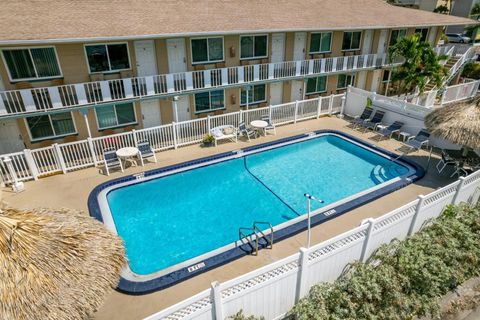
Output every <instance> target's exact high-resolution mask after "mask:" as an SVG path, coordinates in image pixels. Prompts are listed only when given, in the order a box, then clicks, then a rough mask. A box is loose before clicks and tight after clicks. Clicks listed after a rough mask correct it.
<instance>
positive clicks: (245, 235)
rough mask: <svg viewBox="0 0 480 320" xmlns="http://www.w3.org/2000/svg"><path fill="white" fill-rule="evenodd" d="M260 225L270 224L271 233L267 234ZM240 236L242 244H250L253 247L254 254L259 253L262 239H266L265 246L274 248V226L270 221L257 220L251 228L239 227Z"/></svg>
mask: <svg viewBox="0 0 480 320" xmlns="http://www.w3.org/2000/svg"><path fill="white" fill-rule="evenodd" d="M259 225H264V226H268V228H269V229H270V233H269V234H268V235H267V234H265V233H264V232H263V230H262V229H261V228H259V227H258V226H259ZM238 238H239V240H240V242H241V244H242V245H243V244H248V245H249V246H250V247H251V248H252V254H254V255H256V256H257V255H258V247H259V244H260V240H261V239H264V240H265V248H268V249H272V248H273V227H272V224H271V223H270V222H263V221H255V222H254V223H253V226H252V227H251V228H245V227H242V228H239V229H238Z"/></svg>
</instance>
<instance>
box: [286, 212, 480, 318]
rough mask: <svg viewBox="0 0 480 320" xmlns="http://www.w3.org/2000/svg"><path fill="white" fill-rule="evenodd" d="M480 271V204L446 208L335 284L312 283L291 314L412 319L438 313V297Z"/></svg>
mask: <svg viewBox="0 0 480 320" xmlns="http://www.w3.org/2000/svg"><path fill="white" fill-rule="evenodd" d="M479 273H480V207H477V208H469V207H466V206H459V207H453V206H452V207H448V208H447V209H446V210H445V212H444V213H443V214H442V216H441V217H439V218H438V219H436V220H433V221H432V222H431V223H430V225H429V226H427V227H426V228H424V229H423V230H422V231H421V232H419V233H417V234H415V235H414V236H411V237H408V238H406V239H405V240H403V241H399V240H394V241H392V242H391V243H390V244H387V245H383V246H382V247H380V248H379V249H378V250H377V252H376V253H375V254H374V255H373V256H372V257H371V258H370V259H369V261H368V263H366V264H365V263H360V262H355V263H353V264H351V265H350V266H349V269H348V270H347V271H346V272H345V273H344V275H343V276H342V277H340V278H339V279H338V280H336V281H335V282H334V283H322V284H319V285H316V286H314V287H312V289H311V290H310V293H309V294H308V296H307V297H306V298H304V299H302V300H300V301H299V303H298V304H297V305H295V307H294V308H293V309H292V310H291V312H290V314H289V317H290V318H293V319H299V320H307V319H330V320H337V319H352V320H353V319H358V320H360V319H399V320H400V319H414V318H415V317H422V316H427V315H428V316H433V317H438V316H439V310H440V309H439V305H438V301H439V298H440V297H441V296H443V295H444V294H446V293H447V292H449V291H451V290H452V289H455V288H456V287H457V286H458V285H460V284H461V283H463V282H464V281H465V280H467V279H469V278H472V277H475V276H478V275H479Z"/></svg>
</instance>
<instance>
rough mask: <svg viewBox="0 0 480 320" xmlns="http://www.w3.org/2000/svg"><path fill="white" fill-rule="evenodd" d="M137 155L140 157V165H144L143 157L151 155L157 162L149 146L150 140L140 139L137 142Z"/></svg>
mask: <svg viewBox="0 0 480 320" xmlns="http://www.w3.org/2000/svg"><path fill="white" fill-rule="evenodd" d="M138 152H139V153H138V156H139V158H140V162H141V163H142V166H144V165H145V163H144V161H143V160H144V159H147V158H150V157H153V159H154V160H155V163H156V162H157V157H156V156H155V152H154V151H153V149H152V147H151V146H150V142H148V141H141V142H139V143H138Z"/></svg>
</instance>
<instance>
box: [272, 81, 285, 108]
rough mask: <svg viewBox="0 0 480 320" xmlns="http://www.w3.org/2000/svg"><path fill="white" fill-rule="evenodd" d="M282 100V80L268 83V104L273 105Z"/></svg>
mask: <svg viewBox="0 0 480 320" xmlns="http://www.w3.org/2000/svg"><path fill="white" fill-rule="evenodd" d="M282 102H283V82H274V83H271V84H270V104H271V105H272V106H275V105H277V104H281V103H282Z"/></svg>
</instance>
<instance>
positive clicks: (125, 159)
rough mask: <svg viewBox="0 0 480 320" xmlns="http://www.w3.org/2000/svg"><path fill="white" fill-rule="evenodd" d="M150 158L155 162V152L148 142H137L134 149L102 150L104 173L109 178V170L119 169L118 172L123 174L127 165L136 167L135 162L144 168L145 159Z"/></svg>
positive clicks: (129, 147)
mask: <svg viewBox="0 0 480 320" xmlns="http://www.w3.org/2000/svg"><path fill="white" fill-rule="evenodd" d="M150 157H152V158H153V159H154V161H155V162H157V157H156V155H155V152H154V151H153V149H152V147H151V146H150V143H149V142H148V141H139V142H138V143H137V146H136V147H131V146H128V147H123V148H119V149H115V148H113V147H109V148H106V149H104V150H103V163H104V168H105V173H106V174H107V176H109V175H110V170H111V169H115V168H120V170H121V171H122V172H124V171H125V168H126V166H127V163H130V164H131V165H132V166H136V165H137V160H139V161H140V163H141V165H142V166H144V165H145V159H147V158H150Z"/></svg>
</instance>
